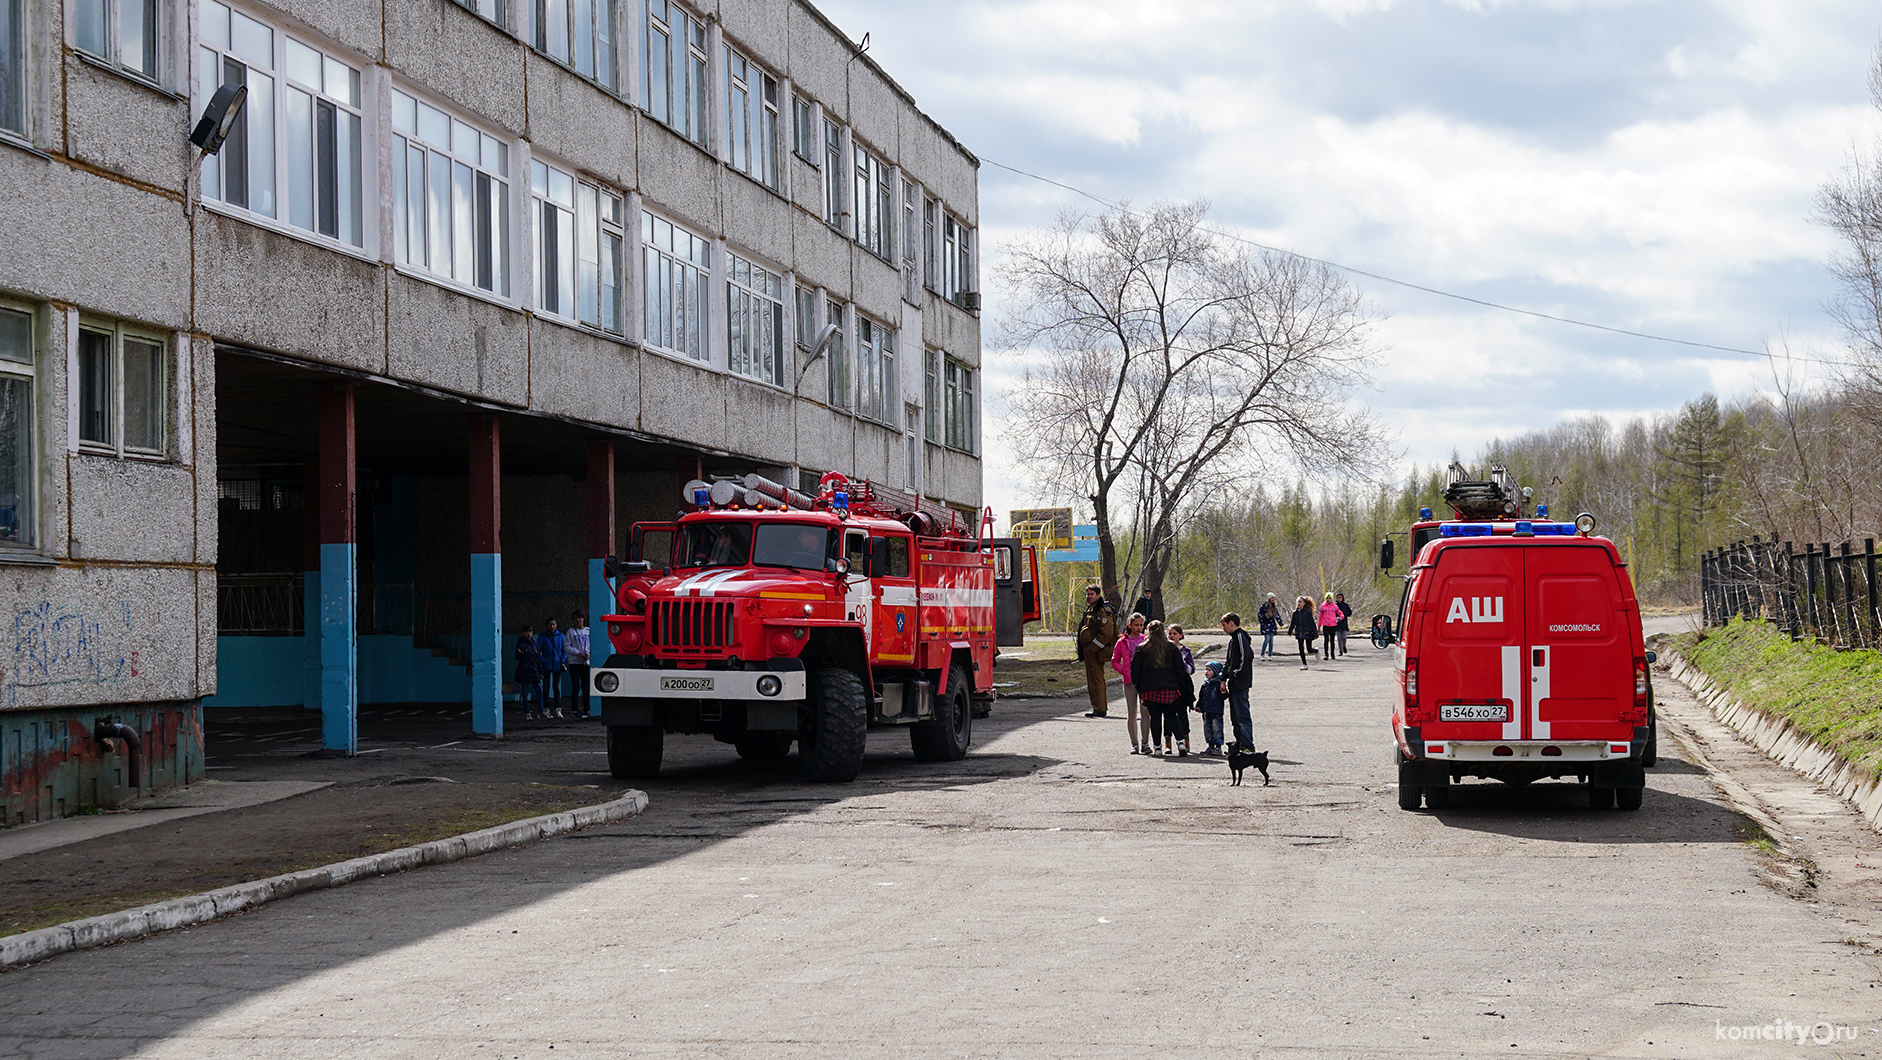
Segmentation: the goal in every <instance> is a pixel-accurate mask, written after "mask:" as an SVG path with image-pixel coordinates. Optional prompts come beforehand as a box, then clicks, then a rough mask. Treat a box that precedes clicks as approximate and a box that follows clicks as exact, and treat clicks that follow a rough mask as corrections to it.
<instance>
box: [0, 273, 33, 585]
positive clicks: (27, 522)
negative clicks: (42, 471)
mask: <svg viewBox="0 0 1882 1060" xmlns="http://www.w3.org/2000/svg"><path fill="white" fill-rule="evenodd" d="M0 310H5V311H7V312H10V313H19V314H21V315H23V316H25V317H26V354H27V360H26V361H15V360H13V359H11V358H6V357H0V379H3V380H6V381H9V382H19V383H24V384H25V387H26V413H25V417H24V420H23V422H21V423H20V424H19V427H20V433H21V434H22V435H23V437H22V438H21V439H19V444H20V449H21V452H20V453H19V463H18V466H17V467H15V468H14V469H13V470H14V472H15V474H17V475H18V476H19V483H18V487H19V489H20V490H21V493H20V495H19V497H23V498H24V504H21V503H19V499H18V497H16V499H15V503H14V505H13V507H12V508H11V509H5V511H6V512H7V516H8V521H10V522H12V524H13V525H12V527H11V528H10V530H9V529H5V528H0V534H5V533H8V532H10V533H12V534H13V535H14V536H13V537H12V538H11V539H7V538H5V537H3V536H0V550H4V551H32V550H37V549H38V547H39V446H40V441H39V435H40V430H39V425H40V415H39V399H40V394H41V388H40V386H39V361H40V356H39V313H38V312H37V311H36V310H35V307H33V306H32V305H29V304H27V303H25V302H16V301H13V300H12V299H4V298H0ZM0 500H4V496H0ZM22 508H24V509H25V510H24V513H23V515H22V513H21V509H22Z"/></svg>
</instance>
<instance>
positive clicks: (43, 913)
mask: <svg viewBox="0 0 1882 1060" xmlns="http://www.w3.org/2000/svg"><path fill="white" fill-rule="evenodd" d="M194 893H195V892H194V891H189V890H180V891H177V890H171V891H144V892H141V893H138V894H108V895H87V896H86V897H84V898H64V899H60V900H58V901H56V902H46V903H45V904H43V905H35V906H31V907H29V908H26V909H21V910H18V911H16V912H13V913H11V914H10V915H8V916H6V917H5V918H3V919H0V935H17V934H19V933H20V932H22V931H37V930H39V929H40V928H46V927H52V926H54V925H55V924H63V923H65V922H67V921H69V920H83V919H85V918H86V917H89V916H103V915H104V914H106V913H118V912H122V911H124V910H126V909H135V908H137V907H138V906H140V905H149V904H151V903H152V902H161V901H165V900H166V899H170V898H181V897H183V896H184V895H186V894H194Z"/></svg>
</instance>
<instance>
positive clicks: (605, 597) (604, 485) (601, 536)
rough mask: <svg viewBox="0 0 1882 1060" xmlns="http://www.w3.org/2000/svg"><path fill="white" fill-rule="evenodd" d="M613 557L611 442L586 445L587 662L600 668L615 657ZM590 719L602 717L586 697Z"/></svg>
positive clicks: (597, 705)
mask: <svg viewBox="0 0 1882 1060" xmlns="http://www.w3.org/2000/svg"><path fill="white" fill-rule="evenodd" d="M613 554H614V442H613V440H612V439H608V438H597V439H593V440H591V441H590V442H589V443H588V653H589V654H588V659H589V664H590V665H592V666H600V665H602V664H603V663H605V662H607V661H608V656H609V655H612V654H613V653H614V645H613V643H612V642H611V641H609V640H608V623H607V621H606V616H607V615H611V614H613V613H614V608H615V605H614V589H613V588H612V587H611V586H609V585H608V576H607V573H606V572H605V571H604V570H603V567H604V566H605V565H606V563H607V558H608V557H609V556H611V555H613ZM588 715H589V717H599V716H600V715H601V700H600V699H598V698H596V697H594V696H590V697H588Z"/></svg>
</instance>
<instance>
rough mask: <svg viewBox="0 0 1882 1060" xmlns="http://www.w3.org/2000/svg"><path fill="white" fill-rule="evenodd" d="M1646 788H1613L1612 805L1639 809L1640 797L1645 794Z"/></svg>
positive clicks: (1627, 808) (1625, 808)
mask: <svg viewBox="0 0 1882 1060" xmlns="http://www.w3.org/2000/svg"><path fill="white" fill-rule="evenodd" d="M1646 792H1647V789H1646V788H1615V789H1614V805H1616V806H1619V807H1620V808H1621V809H1623V810H1638V809H1640V797H1641V796H1642V795H1644V794H1646Z"/></svg>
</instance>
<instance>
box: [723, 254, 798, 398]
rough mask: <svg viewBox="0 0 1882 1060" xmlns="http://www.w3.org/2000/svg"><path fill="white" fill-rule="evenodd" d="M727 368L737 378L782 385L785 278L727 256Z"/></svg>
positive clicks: (760, 266) (738, 258)
mask: <svg viewBox="0 0 1882 1060" xmlns="http://www.w3.org/2000/svg"><path fill="white" fill-rule="evenodd" d="M725 299H726V316H727V318H728V320H727V324H726V344H727V346H726V348H727V353H728V354H729V356H728V358H727V362H726V363H727V364H728V365H729V366H730V367H731V369H732V371H734V372H736V373H738V374H739V375H744V376H750V377H751V378H753V379H762V380H764V381H765V382H767V383H770V384H772V385H773V386H783V385H784V277H782V276H779V275H778V274H777V273H775V272H772V271H771V270H769V269H767V268H765V267H764V266H762V265H754V264H752V263H751V262H749V261H746V260H745V259H744V258H741V257H739V256H738V255H737V254H727V255H726V283H725Z"/></svg>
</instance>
